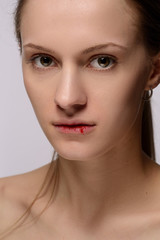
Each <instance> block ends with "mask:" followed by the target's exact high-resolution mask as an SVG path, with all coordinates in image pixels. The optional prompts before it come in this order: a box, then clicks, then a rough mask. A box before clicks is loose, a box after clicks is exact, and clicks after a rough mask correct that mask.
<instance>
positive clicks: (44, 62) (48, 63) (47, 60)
mask: <svg viewBox="0 0 160 240" xmlns="http://www.w3.org/2000/svg"><path fill="white" fill-rule="evenodd" d="M40 63H41V64H42V65H43V66H44V67H49V66H51V65H52V63H53V60H52V59H51V58H50V57H40Z"/></svg>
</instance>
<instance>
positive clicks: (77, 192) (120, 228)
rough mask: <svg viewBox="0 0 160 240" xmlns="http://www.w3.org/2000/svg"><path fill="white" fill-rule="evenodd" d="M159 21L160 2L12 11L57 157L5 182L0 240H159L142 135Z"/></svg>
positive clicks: (156, 172) (149, 150) (154, 181)
mask: <svg viewBox="0 0 160 240" xmlns="http://www.w3.org/2000/svg"><path fill="white" fill-rule="evenodd" d="M159 15H160V1H159V0H156V1H154V2H153V1H150V0H143V1H138V0H137V1H136V0H112V1H109V0H78V1H73V0H72V1H71V0H61V1H57V0H45V1H43V0H38V1H36V0H35V1H33V0H19V1H18V5H17V9H16V15H15V20H16V21H15V24H16V33H17V39H18V42H19V46H20V51H21V55H22V67H23V74H24V84H25V87H26V90H27V93H28V96H29V98H30V100H31V103H32V105H33V108H34V111H35V113H36V116H37V118H38V120H39V123H40V125H41V127H42V129H43V131H44V133H45V135H46V137H47V138H48V140H49V141H50V143H51V144H52V145H53V147H54V149H55V151H56V153H57V156H56V157H55V160H54V161H52V162H51V164H49V165H46V166H44V167H42V168H40V169H37V170H35V171H32V172H29V173H26V174H22V175H19V176H13V177H9V178H5V179H1V181H0V223H1V224H0V232H1V233H2V234H1V239H3V238H4V237H5V239H8V240H13V239H16V240H19V239H23V240H28V239H31V240H32V239H34V240H35V239H39V240H43V239H47V240H51V239H54V240H62V239H65V240H73V239H74V240H75V239H76V240H97V239H100V240H103V239H104V240H106V239H110V240H115V239H116V240H117V239H120V240H121V239H122V240H143V239H145V240H151V239H153V240H159V239H160V204H159V203H160V167H159V165H158V164H157V163H155V162H154V161H153V160H154V148H153V144H152V141H150V139H151V140H152V134H151V132H150V130H151V125H150V124H148V125H146V129H147V131H148V132H150V134H147V135H145V134H146V130H145V131H144V127H145V122H147V120H148V119H149V117H150V116H149V114H148V112H149V111H146V109H149V108H148V107H149V99H150V97H151V95H152V91H153V89H154V88H155V87H156V86H157V85H158V84H159V79H160V19H159ZM147 114H148V115H147ZM147 143H149V144H147Z"/></svg>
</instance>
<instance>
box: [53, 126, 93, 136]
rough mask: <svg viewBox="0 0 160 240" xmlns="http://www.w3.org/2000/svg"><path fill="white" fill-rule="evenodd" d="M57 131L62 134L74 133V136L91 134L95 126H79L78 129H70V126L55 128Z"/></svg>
mask: <svg viewBox="0 0 160 240" xmlns="http://www.w3.org/2000/svg"><path fill="white" fill-rule="evenodd" d="M55 127H56V129H57V130H58V131H59V132H61V133H72V134H82V135H84V134H86V133H89V132H91V131H92V130H93V129H94V127H95V126H85V125H84V126H77V127H68V126H55Z"/></svg>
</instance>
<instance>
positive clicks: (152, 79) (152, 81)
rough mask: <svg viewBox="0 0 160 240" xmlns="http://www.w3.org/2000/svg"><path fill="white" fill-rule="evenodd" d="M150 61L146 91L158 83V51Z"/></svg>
mask: <svg viewBox="0 0 160 240" xmlns="http://www.w3.org/2000/svg"><path fill="white" fill-rule="evenodd" d="M151 62H152V66H151V72H150V76H149V78H148V80H147V83H146V86H145V90H146V91H148V90H150V89H151V88H152V89H153V88H155V87H157V86H158V84H159V83H160V53H159V54H158V55H156V57H154V58H152V60H151Z"/></svg>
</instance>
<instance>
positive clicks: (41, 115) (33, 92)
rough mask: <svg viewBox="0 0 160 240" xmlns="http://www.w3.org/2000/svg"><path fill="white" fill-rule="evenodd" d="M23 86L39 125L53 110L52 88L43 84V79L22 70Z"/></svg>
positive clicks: (43, 122)
mask: <svg viewBox="0 0 160 240" xmlns="http://www.w3.org/2000/svg"><path fill="white" fill-rule="evenodd" d="M23 78H24V85H25V88H26V91H27V94H28V97H29V99H30V101H31V104H32V106H33V109H34V112H35V114H36V116H37V118H38V120H39V122H40V124H41V125H43V124H45V122H46V121H47V120H48V119H49V116H50V115H51V110H52V109H53V93H52V91H51V90H52V88H53V86H52V87H48V84H47V83H46V84H44V79H43V82H42V79H40V78H38V77H35V76H34V75H33V74H32V73H31V72H30V71H27V70H25V69H23Z"/></svg>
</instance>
